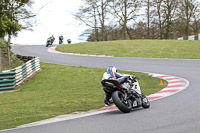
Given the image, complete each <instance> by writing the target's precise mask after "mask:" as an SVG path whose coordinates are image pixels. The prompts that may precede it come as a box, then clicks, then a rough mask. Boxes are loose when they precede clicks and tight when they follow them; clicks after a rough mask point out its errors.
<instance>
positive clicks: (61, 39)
mask: <svg viewBox="0 0 200 133" xmlns="http://www.w3.org/2000/svg"><path fill="white" fill-rule="evenodd" d="M63 39H64V37H63V36H62V35H60V36H59V44H62V43H63Z"/></svg>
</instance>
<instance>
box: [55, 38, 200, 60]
mask: <svg viewBox="0 0 200 133" xmlns="http://www.w3.org/2000/svg"><path fill="white" fill-rule="evenodd" d="M60 49H62V52H69V53H82V54H96V55H111V56H115V57H144V58H178V59H200V41H198V40H195V41H189V40H126V41H124V40H121V41H106V42H89V43H80V44H67V45H61V46H58V47H57V48H56V50H58V51H60Z"/></svg>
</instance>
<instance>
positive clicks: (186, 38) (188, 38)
mask: <svg viewBox="0 0 200 133" xmlns="http://www.w3.org/2000/svg"><path fill="white" fill-rule="evenodd" d="M177 40H200V33H199V34H198V35H192V36H184V37H180V38H177Z"/></svg>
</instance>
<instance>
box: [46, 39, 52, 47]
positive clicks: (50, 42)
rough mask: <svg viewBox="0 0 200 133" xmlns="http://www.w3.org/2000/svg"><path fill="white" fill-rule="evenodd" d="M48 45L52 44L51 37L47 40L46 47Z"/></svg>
mask: <svg viewBox="0 0 200 133" xmlns="http://www.w3.org/2000/svg"><path fill="white" fill-rule="evenodd" d="M49 45H52V41H51V39H48V40H47V43H46V47H48V46H49Z"/></svg>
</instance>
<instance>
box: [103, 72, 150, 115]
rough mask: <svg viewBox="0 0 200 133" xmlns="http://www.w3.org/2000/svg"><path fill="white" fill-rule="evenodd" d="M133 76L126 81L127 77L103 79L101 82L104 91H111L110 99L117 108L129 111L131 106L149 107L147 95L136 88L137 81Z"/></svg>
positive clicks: (125, 111)
mask: <svg viewBox="0 0 200 133" xmlns="http://www.w3.org/2000/svg"><path fill="white" fill-rule="evenodd" d="M137 82H138V81H137V80H136V77H135V76H132V78H131V80H128V81H127V78H119V79H104V80H102V81H101V84H102V85H103V87H104V88H105V91H107V92H112V100H113V102H114V104H115V105H116V106H117V108H118V109H119V110H120V111H122V112H124V113H129V112H130V111H131V110H132V109H133V108H139V107H143V108H149V107H150V102H149V100H148V99H147V97H146V96H145V95H144V94H143V93H142V92H140V91H138V90H137V87H138V86H137V84H135V83H137Z"/></svg>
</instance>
